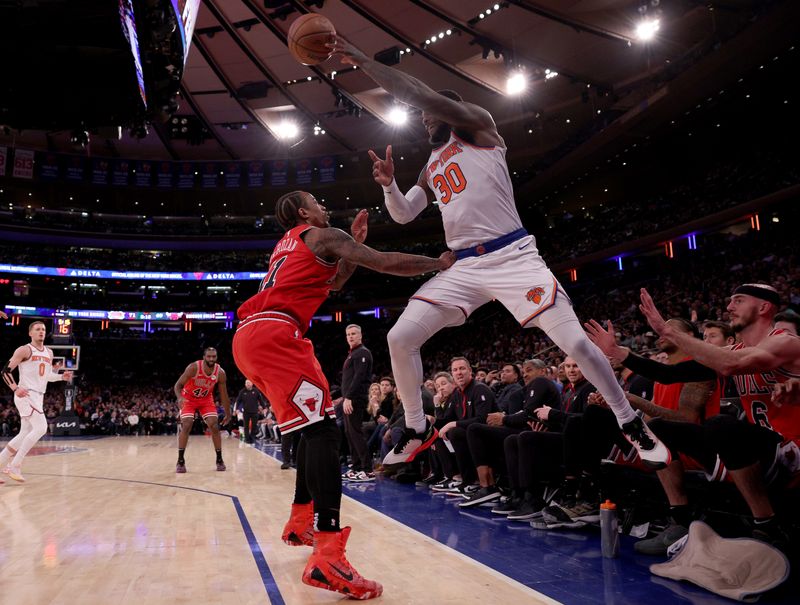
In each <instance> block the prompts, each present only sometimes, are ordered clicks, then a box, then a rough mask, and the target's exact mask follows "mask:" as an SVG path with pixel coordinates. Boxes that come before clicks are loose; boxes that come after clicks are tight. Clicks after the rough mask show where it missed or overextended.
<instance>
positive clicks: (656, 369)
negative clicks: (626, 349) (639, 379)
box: [622, 353, 717, 384]
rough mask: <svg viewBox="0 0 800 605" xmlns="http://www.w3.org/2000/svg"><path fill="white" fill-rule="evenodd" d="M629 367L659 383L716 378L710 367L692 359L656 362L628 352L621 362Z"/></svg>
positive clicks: (702, 380) (700, 380) (701, 380)
mask: <svg viewBox="0 0 800 605" xmlns="http://www.w3.org/2000/svg"><path fill="white" fill-rule="evenodd" d="M622 365H624V366H625V367H626V368H629V369H631V370H633V371H634V372H636V373H637V374H639V375H640V376H645V377H647V378H649V379H650V380H655V381H656V382H660V383H661V384H675V383H676V382H704V381H706V380H716V379H717V373H716V372H715V371H714V370H712V369H711V368H709V367H707V366H704V365H702V364H700V363H697V362H696V361H695V360H694V359H690V360H689V361H681V362H680V363H676V364H675V365H671V366H670V365H667V364H665V363H658V362H657V361H654V360H652V359H645V358H644V357H642V356H641V355H637V354H636V353H629V354H628V356H627V357H626V358H625V361H623V362H622Z"/></svg>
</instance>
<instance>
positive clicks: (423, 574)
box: [0, 436, 555, 605]
mask: <svg viewBox="0 0 800 605" xmlns="http://www.w3.org/2000/svg"><path fill="white" fill-rule="evenodd" d="M40 445H42V446H43V448H41V449H40V450H39V452H40V453H51V454H58V455H36V456H29V457H28V459H27V460H26V462H25V465H24V469H23V471H24V473H25V476H26V478H27V482H26V483H25V484H16V483H14V482H12V481H10V480H8V481H7V482H6V484H5V485H0V604H3V605H5V604H6V603H8V604H11V603H13V604H14V605H44V604H50V603H53V604H70V605H71V604H74V603H81V604H82V605H109V604H112V605H124V604H128V603H131V604H136V605H150V604H159V603H165V604H166V603H169V604H176V603H178V604H180V603H192V604H195V605H201V604H203V605H204V604H227V603H231V604H233V603H235V604H237V605H238V604H242V605H244V604H248V603H270V602H271V603H273V604H276V605H277V604H279V603H287V604H290V605H291V604H306V603H334V602H338V601H340V600H341V599H342V597H341V596H340V595H338V594H336V593H332V592H328V591H323V590H319V589H314V588H311V587H307V586H305V585H303V584H302V583H301V582H300V574H301V573H302V570H303V567H304V565H305V561H306V559H307V557H308V554H309V552H310V549H308V548H304V547H303V548H299V547H298V548H292V547H289V546H285V545H284V544H283V543H282V542H281V541H280V534H281V529H282V527H283V524H284V522H285V520H286V518H287V514H288V510H289V504H290V502H291V498H292V494H293V490H294V472H293V471H281V470H280V469H279V463H278V462H277V461H276V460H275V459H273V458H271V457H268V456H265V455H264V454H263V453H262V452H259V451H257V450H255V449H253V448H251V447H249V446H246V445H244V444H242V443H240V442H239V441H237V440H233V439H224V440H223V452H224V456H225V461H226V463H227V466H228V470H227V472H224V473H219V472H216V471H215V470H214V464H213V463H214V454H213V448H212V445H211V441H210V439H208V438H206V437H202V436H192V437H191V439H190V442H189V447H188V449H187V454H186V461H187V467H188V471H189V472H188V473H187V474H185V475H176V474H175V472H174V465H175V458H176V441H175V437H116V438H104V439H94V440H70V441H45V442H42V443H41V444H40ZM54 450H55V451H54ZM342 519H343V522H344V523H345V524H350V525H352V526H353V534H352V536H351V539H350V543H349V545H348V546H349V548H348V558H349V559H350V561H351V562H352V563H353V565H354V566H355V567H356V568H357V569H358V570H359V571H360V572H361V573H362V574H363V575H364V576H366V577H368V578H374V579H376V580H379V581H380V582H382V583H383V585H384V596H383V597H381V599H380V600H379V601H378V602H381V603H387V604H389V603H414V604H416V603H420V604H422V603H437V604H440V603H441V604H450V603H452V604H459V605H462V604H468V603H479V604H481V605H487V604H491V603H504V604H509V605H511V604H516V603H553V602H555V601H553V600H552V599H550V598H549V597H546V596H544V595H542V594H540V593H538V592H536V591H534V590H532V589H530V588H529V587H526V586H524V585H523V584H521V583H518V582H515V581H513V580H511V579H509V578H508V577H506V576H503V575H501V574H499V573H497V572H495V571H493V570H491V569H489V567H487V566H484V565H482V564H481V563H478V562H477V561H474V560H472V559H470V558H468V557H465V556H463V555H460V554H459V553H457V552H456V551H454V550H452V549H450V548H448V547H446V546H444V545H443V544H440V543H438V542H436V541H434V540H433V539H431V538H429V537H426V536H424V535H422V534H420V533H418V532H416V531H413V530H411V529H409V528H407V527H405V526H404V525H402V524H400V523H398V522H396V521H394V520H392V519H390V518H388V517H386V516H384V515H383V514H381V513H380V512H377V511H375V510H373V509H371V508H369V507H367V506H364V505H362V504H359V503H357V502H356V501H354V500H351V499H350V498H345V499H344V501H343V504H342Z"/></svg>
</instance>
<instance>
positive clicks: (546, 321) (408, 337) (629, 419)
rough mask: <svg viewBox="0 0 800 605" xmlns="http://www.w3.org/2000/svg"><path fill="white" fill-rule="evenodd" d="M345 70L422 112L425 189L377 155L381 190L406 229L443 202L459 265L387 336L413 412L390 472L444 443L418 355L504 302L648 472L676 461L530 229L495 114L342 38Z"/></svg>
mask: <svg viewBox="0 0 800 605" xmlns="http://www.w3.org/2000/svg"><path fill="white" fill-rule="evenodd" d="M329 46H330V48H331V49H332V50H333V52H334V53H337V54H339V55H340V57H341V60H342V62H343V63H348V64H351V65H356V66H358V68H359V69H361V70H363V71H364V73H366V74H367V75H368V76H369V77H371V78H372V79H373V80H375V82H377V83H378V84H379V85H380V86H382V87H383V88H384V89H385V90H386V91H387V92H389V93H390V94H392V95H394V97H395V98H397V99H398V100H400V101H402V102H403V103H407V104H409V105H412V106H414V107H417V108H419V109H421V110H422V123H423V125H424V126H425V129H426V130H427V133H428V137H429V140H430V143H431V145H432V146H433V151H432V153H431V156H430V159H429V160H428V163H427V165H426V166H425V167H424V168H423V170H422V173H421V174H420V176H419V180H418V182H417V184H416V185H415V186H414V187H412V188H411V189H410V190H409V191H408V192H406V193H405V194H403V193H402V192H401V191H400V188H399V187H398V184H397V182H396V181H395V179H394V163H393V161H392V149H391V146H389V147H387V148H386V158H385V159H383V160H382V159H380V158H379V157H378V156H377V155H375V153H373V152H372V151H370V157H371V158H372V160H373V162H374V164H373V170H372V175H373V177H374V178H375V181H376V182H377V183H378V184H380V185H381V186H382V187H383V191H384V198H385V201H386V208H387V209H388V211H389V214H390V215H391V217H392V218H393V219H394V220H395V221H397V222H398V223H408V222H409V221H411V220H413V219H414V218H415V217H416V216H417V215H418V214H419V213H420V212H422V211H423V210H424V209H425V208H426V207H427V206H428V205H429V204H430V203H432V202H433V201H434V200H437V201H438V202H439V205H438V207H439V210H440V211H441V213H442V222H443V223H444V232H445V238H446V240H447V245H448V247H449V248H450V249H451V250H454V251H455V253H456V257H457V258H458V260H457V262H456V264H455V265H454V266H453V268H452V269H451V270H449V271H447V272H446V273H442V274H440V275H437V276H435V277H434V278H433V279H431V280H429V281H428V282H427V283H425V284H424V285H423V286H422V287H421V288H420V289H419V290H418V291H417V293H416V294H415V295H414V296H412V297H411V300H410V301H409V303H408V306H407V307H406V309H405V311H404V312H403V314H402V315H401V316H400V318H399V319H398V320H397V323H396V324H395V325H394V327H393V328H392V329H391V331H390V332H389V335H388V340H389V351H390V353H391V357H392V371H393V374H394V378H395V381H396V382H397V390H398V391H399V394H400V397H401V398H402V400H403V406H404V408H405V422H406V427H407V428H406V432H405V434H404V435H403V438H402V439H401V440H400V442H399V443H397V445H396V446H395V448H394V450H393V451H391V452H389V454H388V455H387V456H386V458H385V459H384V463H385V464H397V463H402V462H407V461H409V460H412V459H413V458H414V457H415V456H416V455H417V453H418V452H420V451H421V450H422V449H424V448H426V447H428V446H429V445H430V444H431V443H432V442H433V440H434V439H435V438H436V430H435V429H434V428H433V426H432V425H431V424H430V423H429V422H427V421H426V419H425V415H424V413H423V411H422V400H421V398H420V388H419V387H420V384H421V383H422V379H423V375H422V360H421V358H420V347H421V346H422V345H423V344H424V343H425V342H426V341H427V340H428V339H429V338H431V336H433V335H434V334H436V333H437V332H438V331H439V330H441V329H442V328H446V327H450V326H458V325H462V324H463V323H464V322H465V321H466V319H467V317H469V315H470V314H471V313H472V312H473V311H474V310H475V309H477V308H478V307H480V306H482V305H484V304H486V303H487V302H489V301H491V300H493V299H494V300H498V301H500V302H501V303H502V304H503V305H504V306H505V307H506V308H507V309H508V310H509V311H510V312H511V313H512V314H513V315H514V317H515V318H516V319H517V321H518V322H519V323H520V325H521V326H522V327H523V328H530V327H533V326H537V327H539V328H541V329H542V330H543V331H544V332H545V333H546V334H547V335H548V336H549V337H550V339H551V340H552V341H553V342H554V343H555V344H556V346H558V347H559V348H560V349H561V350H562V351H564V352H565V353H566V354H567V355H568V356H569V357H572V358H573V359H574V360H575V361H576V362H577V363H578V365H579V366H580V368H581V370H582V371H583V374H584V376H585V377H586V379H587V380H588V381H589V382H591V383H592V384H593V385H594V386H595V387H596V388H597V390H598V391H600V393H601V394H602V395H603V397H604V398H605V400H606V401H607V402H608V405H609V407H610V408H611V409H612V410H613V412H614V415H615V416H616V419H617V422H618V423H619V425H620V428H621V429H622V432H623V434H624V435H625V438H626V439H627V440H628V441H630V442H631V444H632V445H633V446H634V447H636V449H637V450H638V452H639V456H640V458H641V459H642V461H644V462H645V463H647V464H649V465H652V466H655V467H660V466H663V465H665V464H666V463H667V462H668V461H669V452H668V450H667V449H666V448H665V447H664V446H663V445H661V444H660V443H659V442H658V440H657V439H656V437H655V436H654V435H653V434H652V432H650V430H649V429H648V428H647V425H646V424H644V422H643V421H642V419H641V418H639V417H638V416H637V415H636V413H635V412H634V410H633V408H632V407H631V406H630V404H629V403H628V400H627V399H626V398H625V393H624V392H623V391H622V388H621V387H620V386H619V384H618V383H617V380H616V378H615V377H614V372H613V370H612V369H611V366H610V365H609V363H608V360H607V359H606V358H605V356H604V355H603V354H602V353H601V352H600V350H599V349H598V348H597V346H595V345H594V344H593V343H592V342H590V341H589V339H588V338H587V337H586V334H585V333H584V331H583V328H582V327H581V324H580V322H579V321H578V318H577V317H576V315H575V312H574V311H573V309H572V302H571V301H570V299H569V297H567V295H566V293H565V292H564V289H563V288H562V286H561V284H559V283H558V281H557V280H556V278H555V277H554V276H553V274H552V273H551V272H550V270H549V269H548V268H547V265H545V263H544V261H543V260H542V258H541V257H540V256H539V252H538V250H537V249H536V241H535V239H534V238H533V236H531V235H528V233H527V231H526V230H525V228H524V227H523V226H522V221H521V220H520V217H519V213H518V212H517V207H516V204H515V201H514V192H513V189H512V186H511V178H510V177H509V174H508V166H507V164H506V158H505V156H506V147H505V142H504V141H503V138H502V137H501V136H500V134H499V133H498V132H497V127H496V126H495V123H494V120H493V119H492V116H491V114H489V112H488V111H486V110H485V109H483V108H482V107H478V106H477V105H473V104H471V103H465V102H464V101H463V100H462V99H461V97H460V96H459V95H458V94H457V93H455V92H453V91H448V90H444V91H440V92H436V91H435V90H433V89H432V88H430V87H429V86H428V85H426V84H425V83H423V82H421V81H419V80H417V79H416V78H414V77H412V76H409V75H408V74H405V73H403V72H401V71H398V70H396V69H393V68H391V67H387V66H386V65H383V64H382V63H378V62H377V61H373V60H372V59H370V58H368V57H367V56H366V55H364V53H362V52H361V51H360V50H358V49H356V48H355V47H353V46H352V45H350V44H349V43H347V42H346V41H345V40H343V39H342V38H339V37H337V38H336V39H335V42H334V43H332V44H330V45H329Z"/></svg>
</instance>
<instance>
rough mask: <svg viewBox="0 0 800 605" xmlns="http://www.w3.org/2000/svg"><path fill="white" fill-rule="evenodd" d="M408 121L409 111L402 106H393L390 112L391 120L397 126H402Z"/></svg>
mask: <svg viewBox="0 0 800 605" xmlns="http://www.w3.org/2000/svg"><path fill="white" fill-rule="evenodd" d="M406 121H408V112H406V110H405V109H403V108H402V107H393V108H392V110H391V111H390V112H389V122H391V123H392V124H394V125H395V126H402V125H403V124H405V123H406Z"/></svg>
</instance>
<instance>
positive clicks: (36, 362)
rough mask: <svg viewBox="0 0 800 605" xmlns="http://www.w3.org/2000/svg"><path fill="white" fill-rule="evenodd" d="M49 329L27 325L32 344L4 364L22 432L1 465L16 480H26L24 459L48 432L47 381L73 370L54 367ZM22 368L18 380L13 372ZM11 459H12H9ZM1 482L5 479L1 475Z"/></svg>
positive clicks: (36, 323)
mask: <svg viewBox="0 0 800 605" xmlns="http://www.w3.org/2000/svg"><path fill="white" fill-rule="evenodd" d="M46 332H47V329H46V328H45V325H44V323H43V322H41V321H34V322H33V323H32V324H31V325H30V326H28V334H29V335H30V337H31V342H30V343H29V344H26V345H23V346H21V347H19V348H18V349H17V350H16V351H14V355H12V356H11V359H9V360H8V363H6V365H5V367H4V368H3V380H4V381H5V383H6V384H7V385H8V386H9V388H10V389H11V390H12V391H14V404H15V405H16V406H17V410H18V411H19V416H20V424H21V427H20V430H19V434H17V436H16V437H14V438H13V439H12V440H11V441H9V442H8V445H6V447H5V448H3V451H1V452H0V468H2V469H3V473H5V474H6V475H8V476H9V477H10V478H11V479H13V480H14V481H19V482H20V483H24V481H25V477H23V476H22V461H23V459H24V458H25V456H26V455H27V453H28V452H29V451H30V449H31V448H32V447H33V446H34V445H36V442H37V441H39V439H41V438H42V436H44V434H45V433H46V432H47V418H45V415H44V392H45V391H46V390H47V383H48V382H55V381H57V380H66V381H70V380H72V372H71V371H67V372H64V373H63V374H59V373H58V372H56V371H54V369H53V351H52V350H50V349H49V348H47V347H46V346H44V337H45V334H46ZM17 367H18V368H19V382H17V381H15V380H14V375H13V374H12V372H13V371H14V369H16V368H17ZM9 461H10V462H9ZM0 483H2V479H0Z"/></svg>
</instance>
